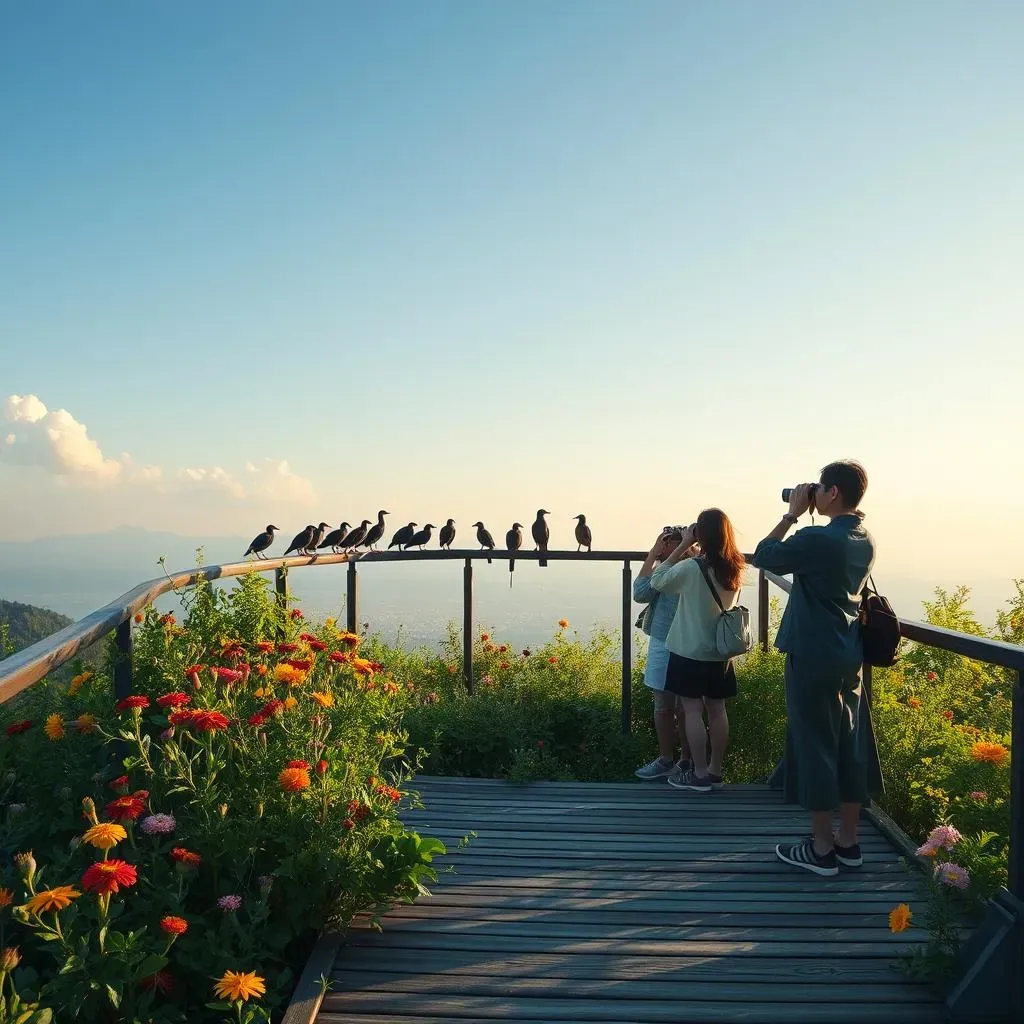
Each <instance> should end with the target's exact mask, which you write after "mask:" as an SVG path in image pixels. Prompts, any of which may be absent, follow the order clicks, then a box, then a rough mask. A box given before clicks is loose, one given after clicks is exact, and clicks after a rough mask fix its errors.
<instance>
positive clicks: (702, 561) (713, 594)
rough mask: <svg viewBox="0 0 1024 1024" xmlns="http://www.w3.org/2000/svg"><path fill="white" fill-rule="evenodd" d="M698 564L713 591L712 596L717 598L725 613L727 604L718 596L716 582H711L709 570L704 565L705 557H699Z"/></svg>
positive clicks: (716, 601)
mask: <svg viewBox="0 0 1024 1024" xmlns="http://www.w3.org/2000/svg"><path fill="white" fill-rule="evenodd" d="M697 566H698V568H699V569H700V574H701V576H703V577H704V582H705V583H706V584H707V585H708V588H709V589H710V591H711V596H712V597H714V599H715V604H717V605H718V607H719V609H721V612H722V614H723V615H724V614H725V605H724V604H722V599H721V598H720V597H719V596H718V591H717V590H715V585H714V583H712V582H711V577H710V576H709V575H708V571H707V569H706V568H705V566H704V559H703V558H698V559H697Z"/></svg>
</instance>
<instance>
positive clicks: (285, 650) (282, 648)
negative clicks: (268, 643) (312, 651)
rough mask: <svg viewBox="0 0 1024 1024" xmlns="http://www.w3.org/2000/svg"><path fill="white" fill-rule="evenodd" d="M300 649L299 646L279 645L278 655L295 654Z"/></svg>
mask: <svg viewBox="0 0 1024 1024" xmlns="http://www.w3.org/2000/svg"><path fill="white" fill-rule="evenodd" d="M298 649H299V645H298V644H286V643H280V644H278V645H277V653H278V654H294V653H295V652H296V651H297V650H298Z"/></svg>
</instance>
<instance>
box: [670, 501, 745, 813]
mask: <svg viewBox="0 0 1024 1024" xmlns="http://www.w3.org/2000/svg"><path fill="white" fill-rule="evenodd" d="M694 543H698V544H700V550H701V555H700V557H699V558H689V559H684V558H683V556H684V555H685V554H686V552H687V551H689V549H690V548H692V547H693V545H694ZM745 564H746V563H745V562H744V560H743V555H742V553H741V552H740V550H739V548H738V547H737V546H736V534H735V531H734V530H733V527H732V523H731V522H730V521H729V517H728V516H727V515H726V514H725V513H724V512H723V511H722V510H721V509H718V508H708V509H705V510H704V511H703V512H701V514H700V515H699V516H698V517H697V522H696V523H694V524H693V525H692V526H688V527H687V528H686V529H685V530H684V531H683V535H682V537H681V538H680V540H679V544H678V545H677V547H676V549H675V551H673V552H672V554H670V555H669V556H668V558H666V559H665V561H664V562H662V563H661V565H659V566H658V568H657V569H655V570H654V573H653V575H652V576H651V586H652V587H654V589H655V590H658V591H661V592H662V593H666V594H678V595H679V606H678V608H677V609H676V614H675V617H674V618H673V620H672V625H671V627H670V629H669V631H668V636H667V637H666V638H665V646H666V647H668V650H669V661H668V669H667V670H666V673H665V689H666V690H668V691H669V692H671V693H675V694H677V695H678V696H679V697H680V698H681V699H682V705H683V714H684V716H685V720H686V737H687V740H688V741H689V746H690V758H691V765H690V766H689V767H685V766H680V767H679V769H678V770H676V771H674V772H673V773H672V774H671V775H669V777H668V782H669V785H670V786H675V787H676V788H677V789H688V790H693V791H694V792H698V793H707V792H710V791H711V790H712V789H715V788H717V787H719V786H721V785H722V761H723V759H724V758H725V751H726V748H727V747H728V745H729V717H728V715H727V714H726V711H725V702H726V700H727V699H728V698H729V697H735V696H736V671H735V669H734V668H733V665H732V660H731V659H729V658H724V659H723V658H722V656H721V655H720V654H719V653H718V648H717V646H716V643H715V629H716V626H717V623H718V617H719V615H721V612H722V608H725V609H727V610H728V609H729V608H733V607H735V605H736V603H737V602H738V600H739V595H740V588H741V587H742V585H743V570H744V568H745ZM712 588H714V589H713V590H712ZM716 594H717V595H718V598H719V600H720V601H721V608H720V607H719V603H718V601H716V600H715V595H716ZM705 713H706V714H707V726H706V727H705V725H704V714H705ZM709 735H710V738H711V758H710V761H709V760H708V754H707V752H708V736H709Z"/></svg>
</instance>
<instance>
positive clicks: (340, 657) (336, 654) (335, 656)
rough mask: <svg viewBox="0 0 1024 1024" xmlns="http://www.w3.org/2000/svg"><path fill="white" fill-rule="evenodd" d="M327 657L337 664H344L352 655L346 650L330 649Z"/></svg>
mask: <svg viewBox="0 0 1024 1024" xmlns="http://www.w3.org/2000/svg"><path fill="white" fill-rule="evenodd" d="M327 657H328V659H329V660H331V661H333V662H335V663H336V664H338V665H344V664H345V663H346V662H349V661H351V660H352V655H351V654H349V653H348V651H331V653H330V654H328V655H327Z"/></svg>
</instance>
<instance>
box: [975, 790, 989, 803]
mask: <svg viewBox="0 0 1024 1024" xmlns="http://www.w3.org/2000/svg"><path fill="white" fill-rule="evenodd" d="M971 799H972V800H977V801H978V803H982V804H983V803H985V801H986V800H988V793H985V792H983V791H982V790H980V789H976V790H975V791H974V792H973V793H972V794H971Z"/></svg>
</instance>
